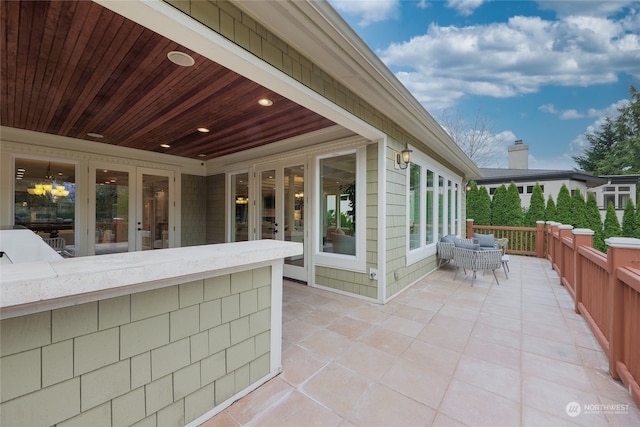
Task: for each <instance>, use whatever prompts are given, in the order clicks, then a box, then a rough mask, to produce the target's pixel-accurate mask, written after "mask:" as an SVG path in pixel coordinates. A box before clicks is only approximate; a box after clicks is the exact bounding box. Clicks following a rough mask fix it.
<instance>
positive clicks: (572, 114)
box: [560, 109, 584, 120]
mask: <svg viewBox="0 0 640 427" xmlns="http://www.w3.org/2000/svg"><path fill="white" fill-rule="evenodd" d="M583 117H584V115H583V114H580V113H578V111H577V110H573V109H571V110H565V111H563V112H562V113H560V119H561V120H572V119H582V118H583Z"/></svg>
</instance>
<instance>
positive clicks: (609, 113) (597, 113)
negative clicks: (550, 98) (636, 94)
mask: <svg viewBox="0 0 640 427" xmlns="http://www.w3.org/2000/svg"><path fill="white" fill-rule="evenodd" d="M628 103H629V101H628V100H627V99H621V100H620V101H617V102H614V103H613V104H611V105H609V106H607V107H605V108H602V109H597V108H589V109H587V110H586V111H584V112H579V111H578V110H575V109H568V110H561V111H559V110H557V109H556V107H555V106H554V105H553V104H544V105H541V106H539V107H538V110H540V111H542V112H543V113H549V114H554V115H557V116H558V117H559V118H560V119H561V120H572V119H584V118H589V117H597V118H598V120H599V122H598V121H597V122H596V123H595V124H596V125H598V124H601V123H602V121H603V120H604V118H605V117H617V116H618V115H619V114H620V113H619V110H620V108H623V107H625V106H626V105H628Z"/></svg>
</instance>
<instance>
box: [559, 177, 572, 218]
mask: <svg viewBox="0 0 640 427" xmlns="http://www.w3.org/2000/svg"><path fill="white" fill-rule="evenodd" d="M556 221H558V222H559V223H562V224H572V223H573V221H572V220H571V195H570V194H569V189H568V188H567V186H566V185H564V184H562V187H560V191H559V192H558V202H557V203H556Z"/></svg>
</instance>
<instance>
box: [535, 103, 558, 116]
mask: <svg viewBox="0 0 640 427" xmlns="http://www.w3.org/2000/svg"><path fill="white" fill-rule="evenodd" d="M538 110H540V111H542V112H543V113H550V114H556V113H558V111H557V110H556V107H555V106H554V105H553V104H544V105H541V106H539V107H538Z"/></svg>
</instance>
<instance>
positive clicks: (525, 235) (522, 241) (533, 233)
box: [467, 219, 546, 258]
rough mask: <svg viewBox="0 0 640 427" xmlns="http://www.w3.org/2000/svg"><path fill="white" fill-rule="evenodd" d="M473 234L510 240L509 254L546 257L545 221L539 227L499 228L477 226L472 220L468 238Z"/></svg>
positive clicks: (468, 221) (469, 220) (469, 224)
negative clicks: (491, 235) (490, 235)
mask: <svg viewBox="0 0 640 427" xmlns="http://www.w3.org/2000/svg"><path fill="white" fill-rule="evenodd" d="M473 233H478V234H493V236H494V237H495V238H496V239H508V244H507V253H508V254H513V255H525V256H537V257H538V258H542V257H544V254H545V252H546V251H545V239H544V221H539V222H538V224H537V227H499V226H493V225H476V224H474V223H473V220H472V219H468V220H467V238H469V239H471V238H473Z"/></svg>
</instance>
